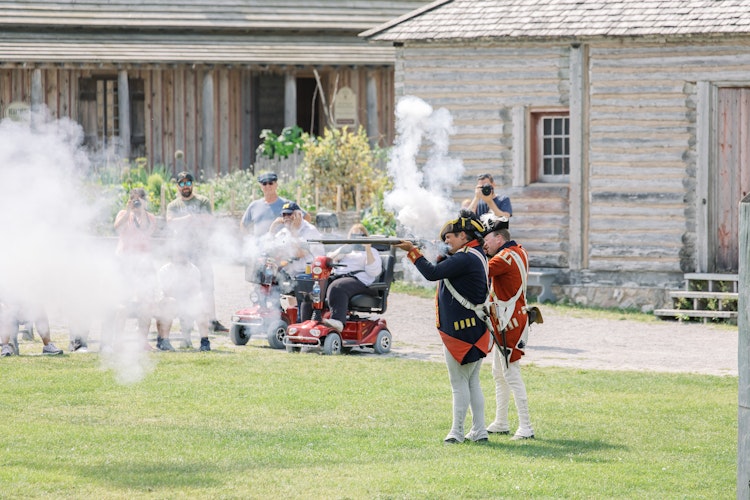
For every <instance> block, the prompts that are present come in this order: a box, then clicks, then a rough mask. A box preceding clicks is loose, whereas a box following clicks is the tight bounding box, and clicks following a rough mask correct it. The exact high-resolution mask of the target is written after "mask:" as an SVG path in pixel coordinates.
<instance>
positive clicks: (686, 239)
mask: <svg viewBox="0 0 750 500" xmlns="http://www.w3.org/2000/svg"><path fill="white" fill-rule="evenodd" d="M568 51H569V47H568V46H567V45H566V44H565V43H560V42H558V43H555V42H550V43H547V44H532V43H528V44H520V43H506V44H503V45H502V46H500V45H493V44H491V43H488V42H477V43H470V44H467V43H454V44H450V43H445V44H435V43H431V44H422V45H420V44H415V45H407V46H406V47H404V48H402V49H400V50H399V55H398V58H397V62H396V68H397V72H396V78H397V80H396V82H395V87H396V91H397V95H398V96H401V95H409V94H412V95H417V96H419V97H421V98H423V99H425V100H426V101H427V102H428V103H430V104H431V105H432V106H433V107H435V108H437V107H441V106H445V107H447V108H448V109H449V111H450V112H451V113H452V115H453V118H454V124H455V125H456V127H457V129H458V131H457V134H456V135H455V136H454V137H453V138H452V140H451V150H450V151H451V154H452V155H454V156H457V157H459V158H461V159H462V160H463V162H464V165H465V167H466V173H465V177H464V181H463V183H462V185H461V186H459V187H458V188H457V190H456V191H455V193H454V194H455V195H456V198H457V199H461V198H464V197H467V196H470V194H471V187H472V186H473V185H474V178H473V177H474V174H476V173H478V172H480V171H483V170H488V171H490V172H492V173H493V174H497V175H496V177H498V180H499V183H500V185H502V186H508V185H510V180H511V178H512V177H511V174H512V164H511V162H512V156H511V149H512V147H513V144H515V143H517V142H514V140H513V138H512V125H513V123H512V119H513V115H512V113H511V110H512V109H513V107H514V106H525V107H526V108H527V109H531V110H533V109H534V108H535V107H539V108H544V107H545V106H550V107H553V106H557V107H565V106H568V92H569V90H568V89H569V82H568V72H569V68H568V64H569V63H568ZM749 67H750V42H748V41H747V40H742V39H736V40H732V39H721V40H718V39H708V40H704V41H701V40H697V39H691V40H690V41H689V43H668V42H662V43H658V42H653V41H650V42H646V41H639V40H628V42H627V43H622V42H621V41H611V42H610V41H606V40H602V41H596V42H591V43H590V45H589V66H588V76H589V88H588V94H587V95H588V100H589V108H588V112H587V114H586V115H585V118H584V119H587V120H588V125H589V130H590V135H589V137H588V138H587V141H586V143H585V146H586V148H587V149H586V154H587V155H588V159H589V160H588V162H589V163H588V164H587V165H585V166H584V167H585V169H584V175H585V176H586V180H587V181H588V192H586V193H582V196H583V199H582V200H581V203H582V204H583V207H584V210H583V212H584V217H586V218H587V222H588V228H589V229H588V234H587V236H588V239H587V241H588V246H587V248H584V249H583V252H584V254H585V262H586V264H587V266H586V269H588V270H589V271H601V272H634V273H642V275H643V276H647V275H648V273H655V272H658V273H663V275H665V276H666V275H673V274H679V273H682V272H688V271H693V270H695V268H696V262H697V255H696V253H697V250H696V241H697V240H698V239H699V238H708V237H710V236H706V235H698V234H696V219H697V216H696V213H697V205H698V200H697V199H696V189H697V188H696V185H697V171H698V169H706V170H708V171H707V174H706V176H707V178H709V179H710V178H711V176H712V175H714V174H713V172H712V170H711V169H712V168H713V165H712V164H708V165H699V164H698V163H697V152H696V142H697V136H696V130H697V124H696V119H697V118H696V113H697V108H698V99H699V97H698V92H697V88H698V83H699V82H703V81H708V82H715V84H716V85H730V84H731V85H736V86H738V87H741V86H745V87H750V73H748V68H749ZM727 82H729V83H727ZM707 147H713V146H711V145H708V146H707ZM709 182H710V181H709ZM509 192H510V193H511V199H512V201H513V205H514V217H513V220H512V222H511V228H513V233H514V236H517V237H518V239H519V240H520V241H521V242H522V243H524V244H525V245H526V246H527V248H529V250H530V251H531V255H532V264H534V265H539V264H540V262H543V263H546V264H549V265H560V266H561V267H564V266H565V265H566V256H565V252H566V242H567V241H568V237H567V234H566V233H565V231H562V230H560V229H559V228H560V227H565V228H567V227H568V219H567V206H568V202H569V200H568V199H567V196H568V193H567V190H566V189H565V186H561V185H556V186H544V185H543V184H533V185H531V186H526V187H522V188H514V189H513V190H511V191H509ZM548 207H554V209H553V210H552V211H550V212H547V211H546V210H547V208H548ZM530 227H533V228H534V229H533V231H532V230H530V229H528V228H530ZM584 227H585V225H584ZM540 230H541V231H540ZM539 233H547V236H546V237H544V238H543V239H539ZM535 259H536V260H535Z"/></svg>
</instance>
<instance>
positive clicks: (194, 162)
mask: <svg viewBox="0 0 750 500" xmlns="http://www.w3.org/2000/svg"><path fill="white" fill-rule="evenodd" d="M31 71H32V70H30V69H22V68H0V113H3V112H4V109H5V107H6V106H7V105H8V104H9V103H11V102H14V101H25V102H30V92H31ZM206 71H209V70H208V69H205V68H198V69H191V68H188V67H185V66H177V67H163V68H149V69H145V68H140V69H136V68H131V69H129V70H128V78H130V79H141V80H143V88H144V105H145V120H144V122H145V124H144V125H145V135H146V152H147V160H148V164H149V165H150V166H151V167H166V169H167V170H168V171H169V172H171V173H172V174H176V173H177V172H178V171H180V170H183V169H185V170H189V171H191V172H194V173H195V172H198V173H202V174H203V175H205V176H216V175H223V174H227V173H229V172H232V171H235V170H237V169H239V168H248V167H249V166H250V165H251V163H252V161H253V157H254V151H255V149H256V148H257V146H258V143H259V138H258V136H259V134H260V130H256V128H258V125H257V123H256V120H254V119H253V116H254V113H256V112H258V108H257V107H256V106H257V105H258V101H257V99H256V97H257V96H256V94H257V90H256V88H255V85H257V82H258V81H259V79H258V78H254V75H257V74H258V73H254V72H253V71H251V70H249V69H242V68H232V69H227V68H216V69H212V70H210V71H212V78H213V83H214V102H213V107H214V110H215V113H214V117H213V126H214V130H215V134H214V135H215V145H214V156H213V158H206V159H204V158H201V151H202V147H201V146H202V141H203V136H202V126H201V124H202V116H201V115H202V112H203V102H202V99H203V92H202V86H203V76H204V75H205V72H206ZM330 71H333V70H330ZM336 71H339V73H340V75H341V76H340V78H339V86H342V85H344V84H346V85H353V86H354V87H353V88H354V89H355V91H356V92H358V98H359V106H360V121H361V123H363V124H364V123H366V109H367V104H366V70H365V69H364V68H356V69H352V68H340V69H338V70H336ZM105 74H107V75H115V76H116V70H115V69H108V70H96V71H94V70H89V69H66V68H45V69H43V70H42V85H43V88H44V89H45V92H44V94H45V99H46V104H47V106H48V107H49V108H50V112H51V114H52V116H53V117H55V118H59V117H72V118H73V119H74V120H76V121H79V120H80V113H82V112H93V113H95V112H96V109H95V108H94V107H93V106H92V107H91V108H92V109H90V110H82V109H79V108H80V107H79V105H78V80H79V79H80V78H83V77H86V78H89V77H92V76H97V75H105ZM376 75H377V79H378V82H377V87H378V90H379V95H378V98H379V101H380V103H381V104H380V109H379V112H378V118H379V121H380V129H381V131H383V136H384V137H385V138H387V139H388V140H389V141H390V140H392V138H393V115H392V109H393V92H392V90H390V87H389V86H390V85H392V81H393V70H392V68H382V69H379V70H377V71H376ZM260 80H262V81H266V80H265V79H260ZM333 80H334V78H331V77H330V75H328V77H327V78H326V81H330V82H333ZM268 81H269V82H272V81H271V80H268ZM269 85H270V83H269ZM281 92H282V94H281V101H280V102H281V103H282V105H283V86H282V87H281ZM277 94H278V89H277V88H276V87H275V86H273V88H271V87H269V90H268V91H267V92H265V93H264V94H263V95H266V96H267V97H269V98H270V99H271V100H270V101H269V102H266V103H265V104H266V105H265V106H264V107H263V108H262V109H265V110H266V112H267V115H266V117H265V118H264V117H260V119H259V120H260V123H261V124H263V123H283V112H281V111H280V110H279V106H278V104H279V97H278V95H277ZM279 113H281V114H279ZM71 115H72V116H71ZM279 117H280V118H279ZM92 123H95V122H92ZM282 126H283V125H280V126H279V127H278V130H276V132H280V131H281V128H282ZM274 128H275V127H274ZM384 145H385V144H384ZM177 150H181V151H183V152H184V158H183V159H182V160H181V161H178V160H177V159H176V158H175V152H176V151H177Z"/></svg>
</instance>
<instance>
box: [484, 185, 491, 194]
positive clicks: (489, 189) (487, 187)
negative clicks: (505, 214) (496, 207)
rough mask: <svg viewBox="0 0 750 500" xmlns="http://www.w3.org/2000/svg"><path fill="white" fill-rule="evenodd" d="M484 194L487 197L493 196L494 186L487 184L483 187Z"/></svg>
mask: <svg viewBox="0 0 750 500" xmlns="http://www.w3.org/2000/svg"><path fill="white" fill-rule="evenodd" d="M482 194H483V195H485V196H489V195H491V194H492V184H485V185H484V186H482Z"/></svg>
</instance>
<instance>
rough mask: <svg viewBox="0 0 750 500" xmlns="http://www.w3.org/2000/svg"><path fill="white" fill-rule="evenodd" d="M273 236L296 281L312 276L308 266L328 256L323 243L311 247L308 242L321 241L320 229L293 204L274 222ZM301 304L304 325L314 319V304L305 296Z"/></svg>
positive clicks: (300, 296)
mask: <svg viewBox="0 0 750 500" xmlns="http://www.w3.org/2000/svg"><path fill="white" fill-rule="evenodd" d="M269 232H270V233H271V234H273V235H274V243H275V244H276V245H278V247H279V250H280V252H281V254H282V255H283V258H284V259H285V260H288V261H289V263H288V264H287V265H286V266H285V267H284V270H285V272H286V273H287V274H288V275H289V276H291V277H292V278H297V277H300V276H302V275H308V274H309V273H310V270H309V269H308V268H307V267H308V264H309V263H311V262H312V260H313V259H314V258H315V257H316V256H318V255H325V253H326V252H325V248H324V247H323V244H322V243H307V241H308V240H312V239H320V238H321V237H322V235H321V234H320V231H318V228H316V227H315V226H314V225H312V224H310V223H309V222H307V221H306V220H305V219H304V218H303V216H302V209H301V208H300V207H299V205H297V204H296V203H295V202H293V201H290V202H287V203H285V204H284V206H283V207H282V208H281V217H279V218H278V219H276V220H275V221H273V224H271V228H270V229H269ZM296 298H297V303H298V304H299V313H300V315H299V317H300V319H301V320H302V321H305V320H308V319H310V317H311V316H312V304H311V303H310V302H309V298H308V297H307V296H306V295H305V294H302V293H298V294H296Z"/></svg>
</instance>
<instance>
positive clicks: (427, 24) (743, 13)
mask: <svg viewBox="0 0 750 500" xmlns="http://www.w3.org/2000/svg"><path fill="white" fill-rule="evenodd" d="M749 32H750V0H438V1H436V2H433V3H432V4H429V5H427V6H424V7H422V8H420V9H417V10H415V11H413V12H411V13H408V14H405V15H403V16H401V17H399V18H397V19H394V20H391V21H389V22H387V23H385V24H382V25H380V26H377V27H375V28H373V29H371V30H368V31H365V32H363V33H361V34H360V36H362V37H365V38H370V39H372V40H385V41H393V42H399V41H407V40H441V39H467V38H471V39H475V38H550V37H570V38H587V37H604V36H660V35H677V36H690V35H728V34H741V33H749Z"/></svg>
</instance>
